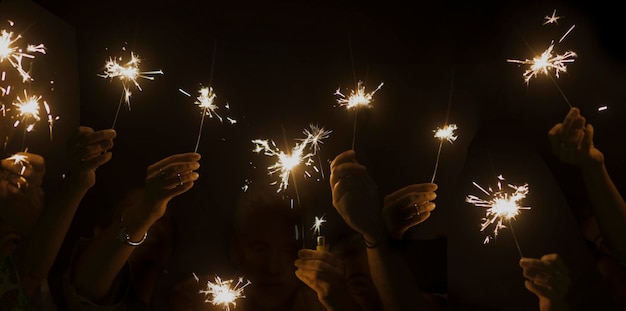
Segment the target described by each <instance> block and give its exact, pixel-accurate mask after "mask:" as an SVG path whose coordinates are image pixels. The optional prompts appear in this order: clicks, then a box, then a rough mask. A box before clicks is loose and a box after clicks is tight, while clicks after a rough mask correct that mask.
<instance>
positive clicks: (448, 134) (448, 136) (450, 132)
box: [430, 124, 458, 183]
mask: <svg viewBox="0 0 626 311" xmlns="http://www.w3.org/2000/svg"><path fill="white" fill-rule="evenodd" d="M456 130H457V126H456V124H447V125H445V126H444V127H443V128H437V129H436V130H434V131H433V132H434V133H435V138H437V139H439V150H438V151H437V161H436V162H435V170H434V172H433V177H432V179H431V180H430V182H431V183H433V182H435V175H436V174H437V167H439V158H440V156H441V149H442V147H443V141H444V140H447V141H448V142H449V143H452V142H453V141H455V140H456V139H457V137H458V136H456V135H455V133H454V131H456Z"/></svg>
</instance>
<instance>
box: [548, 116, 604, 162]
mask: <svg viewBox="0 0 626 311" xmlns="http://www.w3.org/2000/svg"><path fill="white" fill-rule="evenodd" d="M585 122H586V120H585V117H583V116H582V115H581V114H580V110H579V109H578V108H576V107H573V108H571V109H570V110H569V112H568V113H567V115H566V116H565V119H564V120H563V122H562V123H557V124H556V125H554V127H552V129H550V131H549V132H548V138H549V139H550V144H551V145H552V151H553V153H554V154H555V155H557V156H558V157H559V159H560V160H561V161H563V162H565V163H569V164H573V165H576V166H578V167H581V168H597V167H600V166H602V165H603V164H604V154H603V153H602V152H601V151H600V150H598V149H597V148H596V147H595V146H594V144H593V134H594V129H593V126H592V125H591V124H585Z"/></svg>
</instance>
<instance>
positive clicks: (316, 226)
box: [311, 216, 326, 235]
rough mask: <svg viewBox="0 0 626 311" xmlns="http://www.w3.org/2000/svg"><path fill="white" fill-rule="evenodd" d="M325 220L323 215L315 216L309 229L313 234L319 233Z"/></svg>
mask: <svg viewBox="0 0 626 311" xmlns="http://www.w3.org/2000/svg"><path fill="white" fill-rule="evenodd" d="M325 222H326V219H324V216H322V217H317V216H315V223H314V224H313V227H311V230H313V234H317V235H320V234H321V229H322V224H323V223H325Z"/></svg>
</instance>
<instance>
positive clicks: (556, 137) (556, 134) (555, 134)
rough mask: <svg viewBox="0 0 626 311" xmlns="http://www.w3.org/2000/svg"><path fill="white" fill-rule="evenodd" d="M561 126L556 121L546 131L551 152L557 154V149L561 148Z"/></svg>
mask: <svg viewBox="0 0 626 311" xmlns="http://www.w3.org/2000/svg"><path fill="white" fill-rule="evenodd" d="M562 128H563V124H562V123H558V124H556V125H554V126H553V127H552V128H551V129H550V131H548V139H549V140H550V145H551V146H552V152H553V153H554V154H559V150H560V148H561V137H560V133H561V130H562Z"/></svg>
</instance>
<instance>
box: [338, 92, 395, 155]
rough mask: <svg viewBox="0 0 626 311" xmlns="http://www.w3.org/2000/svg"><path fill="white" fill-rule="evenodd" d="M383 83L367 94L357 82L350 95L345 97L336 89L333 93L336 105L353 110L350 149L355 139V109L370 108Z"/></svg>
mask: <svg viewBox="0 0 626 311" xmlns="http://www.w3.org/2000/svg"><path fill="white" fill-rule="evenodd" d="M383 84H384V83H380V84H379V85H378V87H377V88H376V89H375V90H373V91H371V92H369V93H367V92H365V86H363V82H361V81H358V82H357V87H356V90H351V91H350V95H348V96H346V95H344V94H343V93H341V89H340V88H338V89H337V90H336V91H335V94H334V95H335V96H337V97H338V98H337V103H339V106H345V107H346V109H348V110H350V109H352V108H354V131H353V135H352V149H354V141H355V139H356V116H357V111H358V110H357V109H358V108H359V107H368V108H370V107H371V105H370V104H371V102H372V101H373V100H374V94H375V93H376V92H377V91H378V90H380V88H381V87H383Z"/></svg>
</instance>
